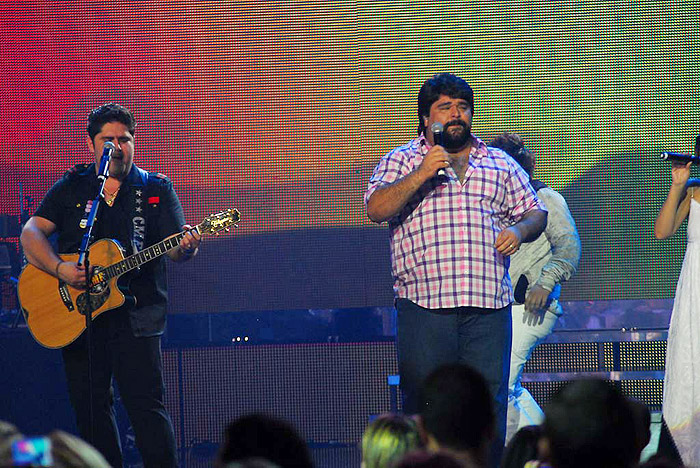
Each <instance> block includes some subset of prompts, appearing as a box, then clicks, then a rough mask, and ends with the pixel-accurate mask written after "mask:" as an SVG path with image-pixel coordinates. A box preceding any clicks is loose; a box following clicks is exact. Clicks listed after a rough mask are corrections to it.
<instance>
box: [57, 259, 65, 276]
mask: <svg viewBox="0 0 700 468" xmlns="http://www.w3.org/2000/svg"><path fill="white" fill-rule="evenodd" d="M62 263H66V262H64V261H63V260H59V261H58V263H57V264H56V270H55V273H56V278H58V267H60V266H61V264H62Z"/></svg>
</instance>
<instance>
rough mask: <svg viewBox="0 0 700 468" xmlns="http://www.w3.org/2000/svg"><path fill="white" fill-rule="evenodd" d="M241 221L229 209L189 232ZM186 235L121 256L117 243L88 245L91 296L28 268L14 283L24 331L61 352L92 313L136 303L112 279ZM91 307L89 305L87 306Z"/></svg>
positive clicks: (70, 258) (224, 227)
mask: <svg viewBox="0 0 700 468" xmlns="http://www.w3.org/2000/svg"><path fill="white" fill-rule="evenodd" d="M240 219H241V214H240V213H239V212H238V210H235V209H233V210H232V209H228V210H224V211H221V212H219V213H216V214H212V215H211V216H207V217H206V218H204V220H202V222H201V223H199V224H198V225H197V226H195V227H194V228H192V229H191V230H194V231H196V232H198V233H199V234H200V235H204V234H217V235H218V233H219V232H220V231H222V230H226V231H228V230H229V227H231V226H235V225H236V223H237V222H238V221H240ZM187 232H189V230H188V231H183V232H181V233H179V234H173V235H172V236H169V237H167V238H165V239H164V240H162V241H161V242H159V243H157V244H153V245H151V246H148V247H146V248H145V249H143V250H141V251H139V252H136V253H134V254H133V255H131V256H130V257H128V258H124V252H123V251H122V249H121V247H120V246H119V244H118V243H117V242H116V241H114V240H112V239H100V240H98V241H97V242H95V243H94V244H92V245H91V246H90V247H89V248H88V250H89V251H90V266H91V267H92V268H93V286H92V288H90V293H89V294H88V293H87V291H81V290H79V289H75V288H72V287H70V286H68V285H67V284H65V283H64V282H63V281H59V280H58V279H57V278H55V277H54V276H52V275H50V274H48V273H46V272H44V271H43V270H40V269H39V268H37V267H35V266H34V265H31V264H28V265H27V266H26V267H24V270H22V274H21V275H20V276H19V283H18V284H17V292H18V295H19V302H20V306H21V307H22V311H23V312H24V317H25V318H26V320H27V325H28V326H29V331H31V332H32V335H33V336H34V339H35V340H36V341H38V342H39V344H40V345H42V346H45V347H47V348H63V347H64V346H66V345H68V344H70V343H72V342H73V341H75V340H76V339H77V338H78V337H79V336H80V335H81V334H82V333H83V331H85V316H86V315H87V313H88V312H87V311H88V309H92V311H93V312H92V318H93V319H94V318H95V317H97V316H98V315H100V314H101V313H103V312H106V311H108V310H112V309H116V308H117V307H119V306H121V305H122V304H124V302H126V301H127V300H128V301H130V302H133V303H134V304H135V300H136V299H135V298H133V297H132V296H129V297H128V298H127V296H125V295H124V293H123V292H122V291H120V290H119V287H118V286H117V280H118V279H119V277H120V276H121V275H123V274H124V273H126V272H128V271H131V270H134V269H136V268H138V267H139V266H140V265H143V264H144V263H146V262H150V261H151V260H155V259H156V258H158V257H160V256H161V255H165V254H166V253H168V252H170V251H171V250H173V249H175V248H177V247H178V246H179V244H180V241H181V240H182V238H183V237H185V235H186V234H187ZM60 257H61V258H62V259H63V260H64V261H68V262H76V261H77V260H78V257H79V255H78V254H70V255H60ZM90 304H92V307H89V305H90Z"/></svg>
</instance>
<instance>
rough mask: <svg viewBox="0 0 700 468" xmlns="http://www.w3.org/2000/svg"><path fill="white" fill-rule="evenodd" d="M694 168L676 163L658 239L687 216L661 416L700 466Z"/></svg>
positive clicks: (699, 211) (699, 280) (698, 236)
mask: <svg viewBox="0 0 700 468" xmlns="http://www.w3.org/2000/svg"><path fill="white" fill-rule="evenodd" d="M690 165H691V163H687V164H683V163H680V162H674V163H673V166H672V168H671V176H672V183H671V188H670V189H669V192H668V195H667V196H666V201H665V202H664V204H663V206H662V207H661V210H660V211H659V214H658V216H657V217H656V222H655V223H654V235H655V236H656V238H657V239H666V238H668V237H670V236H672V235H673V234H675V233H676V231H678V228H680V226H681V225H682V224H683V221H685V219H686V218H688V245H687V248H686V252H685V257H684V259H683V266H682V268H681V273H680V275H679V277H678V285H677V286H676V296H675V299H674V302H673V312H672V313H671V323H670V325H669V329H668V341H667V346H666V372H665V377H664V394H663V405H662V413H663V419H664V422H665V424H666V426H667V427H668V430H669V432H670V434H671V436H672V438H673V442H674V443H675V448H676V449H677V450H678V453H679V454H680V456H681V458H682V459H683V463H684V464H685V465H686V466H700V180H697V179H690ZM659 450H661V445H660V447H659Z"/></svg>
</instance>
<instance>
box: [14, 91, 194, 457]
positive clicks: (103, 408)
mask: <svg viewBox="0 0 700 468" xmlns="http://www.w3.org/2000/svg"><path fill="white" fill-rule="evenodd" d="M135 127H136V122H135V120H134V117H133V115H132V113H131V112H130V111H129V110H128V109H126V108H124V107H122V106H120V105H117V104H105V105H102V106H100V107H98V108H96V109H94V110H93V111H92V112H91V113H90V116H89V117H88V125H87V132H88V138H87V145H88V149H89V150H90V152H91V153H92V154H93V155H94V157H95V161H96V163H95V164H89V165H84V164H83V165H77V166H75V167H74V168H72V169H71V170H70V171H68V172H67V173H66V175H65V176H64V177H63V178H62V179H61V180H59V181H58V182H56V184H54V186H53V187H52V188H51V189H50V190H49V192H48V194H47V195H46V197H45V198H44V200H43V201H42V202H41V205H40V206H39V208H38V209H37V211H36V213H34V216H32V217H31V218H30V219H29V221H28V222H27V224H26V225H25V227H24V229H23V231H22V236H21V242H22V247H23V248H24V252H25V254H26V256H27V260H28V261H29V263H30V264H31V265H33V267H36V268H38V269H39V270H41V271H42V274H43V273H46V274H47V278H48V279H50V280H51V281H52V284H53V286H51V285H49V284H48V282H47V286H46V287H45V288H35V289H38V290H36V293H35V294H37V295H39V294H43V293H46V292H53V291H50V290H51V289H54V290H55V289H61V288H63V289H62V291H64V294H68V293H66V291H70V288H73V289H72V290H73V291H75V290H85V289H86V288H85V284H86V270H85V267H84V266H82V265H79V264H78V263H76V262H75V261H70V260H64V259H62V256H59V255H57V254H56V253H55V251H54V249H53V248H52V246H51V243H50V242H49V236H51V235H52V234H56V235H57V243H58V246H57V247H58V251H59V252H61V253H63V252H66V253H72V252H77V251H78V250H79V247H80V244H81V240H82V237H83V233H84V228H85V224H86V222H87V215H88V213H89V212H90V206H91V204H92V200H93V199H95V197H96V195H97V193H98V192H99V182H98V178H97V172H98V170H97V167H98V166H99V162H100V158H101V155H102V153H103V147H104V145H105V144H106V143H107V142H111V143H112V144H114V146H115V150H114V154H113V156H112V158H111V161H110V164H109V177H108V178H107V180H106V182H105V186H104V190H103V199H102V203H101V204H100V209H99V212H98V217H97V219H96V221H95V223H94V227H93V239H94V240H96V241H97V240H100V239H113V240H116V241H117V242H118V243H119V244H120V246H121V247H122V249H123V250H124V253H125V254H127V255H131V254H135V253H137V252H140V251H143V250H144V249H147V248H148V247H149V246H153V245H154V244H157V243H159V242H161V241H162V240H163V239H164V238H169V237H172V236H178V235H179V236H181V238H180V240H179V242H177V240H175V241H173V244H172V246H170V247H169V250H167V249H163V250H164V252H163V253H167V255H168V256H169V257H170V258H171V259H172V260H174V261H176V262H180V261H185V260H188V259H190V258H192V257H193V256H194V255H196V253H197V248H198V246H199V242H200V234H199V233H198V232H197V230H196V229H192V228H191V226H188V225H186V224H185V220H184V215H183V211H182V206H181V205H180V201H179V199H178V197H177V195H176V194H175V191H174V190H173V186H172V183H171V182H170V180H168V179H167V178H166V177H165V176H163V175H162V174H156V173H148V172H146V171H143V170H142V169H140V168H138V167H137V166H135V165H134V164H133V155H134V129H135ZM181 230H184V233H181ZM175 239H177V238H175ZM165 250H167V252H165ZM90 253H92V250H90ZM158 253H160V251H158ZM96 255H97V253H94V254H93V255H92V256H88V260H90V262H89V265H95V264H96V263H99V262H96V261H94V260H92V258H93V256H95V257H96ZM67 257H68V256H66V257H64V258H67ZM149 260H151V258H150V257H149ZM48 275H51V276H48ZM56 278H58V281H56ZM92 284H94V283H92ZM116 284H117V283H116V281H115V283H114V285H115V288H114V289H117V288H116ZM118 286H119V288H118V289H119V290H120V291H119V293H118V292H116V291H112V292H109V291H108V294H107V295H108V296H113V295H114V296H117V297H118V298H119V299H120V302H119V304H120V305H119V306H118V307H114V308H113V309H111V310H107V311H105V312H104V313H100V314H99V315H97V314H95V315H94V320H93V323H92V333H91V336H92V339H91V341H92V353H91V354H92V385H90V384H89V383H88V354H87V339H86V334H84V333H83V334H80V335H79V336H77V337H76V338H75V339H74V340H72V341H71V342H69V344H67V345H66V346H65V347H63V349H62V351H63V360H64V365H65V371H66V377H67V381H68V390H69V394H70V399H71V403H72V405H73V408H74V410H75V413H76V419H77V423H78V428H79V430H80V433H81V435H82V437H83V438H85V439H86V440H88V441H89V442H91V443H92V444H93V445H94V446H95V447H96V448H97V449H98V450H100V451H101V452H102V454H103V455H104V456H105V458H106V459H107V460H108V461H109V463H110V464H111V465H112V466H114V467H120V466H122V454H121V446H120V442H119V436H118V432H117V427H116V421H115V416H114V409H113V393H112V392H113V389H112V379H113V378H114V380H116V382H117V385H118V387H119V393H120V395H121V398H122V401H123V403H124V406H125V407H126V409H127V412H128V414H129V418H130V420H131V424H132V426H133V428H134V432H135V434H136V445H137V446H138V448H139V451H140V452H141V456H142V458H143V461H144V465H145V466H146V467H152V466H163V467H166V466H167V467H170V466H176V465H177V457H176V449H175V438H174V433H173V426H172V422H171V420H170V416H169V415H168V413H167V411H166V409H165V406H164V404H163V395H164V388H163V387H164V384H163V376H162V357H161V350H160V336H161V335H162V333H163V331H164V327H165V312H166V301H167V288H166V277H165V265H164V258H163V256H159V257H158V258H155V256H154V260H153V261H148V262H147V263H144V264H143V265H140V267H139V268H138V269H134V270H132V271H130V272H129V273H128V274H124V275H123V276H122V277H120V278H119V284H118ZM69 287H70V288H69ZM44 290H49V291H44ZM78 292H80V291H78ZM122 294H123V298H122V296H121V295H122ZM62 297H63V296H62ZM64 302H65V307H66V308H67V309H71V310H73V309H74V307H71V302H70V300H64ZM122 302H123V304H122ZM63 305H64V304H61V303H60V302H59V306H60V307H63ZM23 307H24V304H23ZM25 310H26V307H25ZM61 312H65V311H61ZM27 313H28V314H30V315H31V313H32V312H27ZM71 314H75V315H77V316H78V317H80V315H79V314H80V312H79V311H77V310H76V311H74V312H71ZM50 317H51V315H48V316H47V318H48V320H46V321H50ZM83 321H84V317H83ZM30 328H31V327H30ZM33 333H34V332H33ZM39 341H40V342H41V340H39ZM51 347H60V345H57V346H51ZM90 390H92V398H93V402H94V405H93V408H94V411H93V421H92V424H91V421H90V408H89V401H90V399H89V395H90ZM91 426H92V431H91ZM91 432H92V434H93V437H91Z"/></svg>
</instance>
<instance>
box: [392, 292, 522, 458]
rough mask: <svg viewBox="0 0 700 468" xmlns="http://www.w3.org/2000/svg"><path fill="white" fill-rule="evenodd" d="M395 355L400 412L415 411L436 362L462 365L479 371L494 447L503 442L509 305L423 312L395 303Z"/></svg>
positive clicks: (403, 301) (499, 447)
mask: <svg viewBox="0 0 700 468" xmlns="http://www.w3.org/2000/svg"><path fill="white" fill-rule="evenodd" d="M396 310H397V314H398V352H399V373H400V374H401V391H402V393H403V409H404V412H405V413H417V412H418V409H419V408H418V406H419V402H418V398H419V391H420V386H421V383H422V381H423V380H424V379H425V378H426V377H427V376H428V375H429V374H430V373H431V372H432V371H433V370H435V369H436V368H437V367H439V366H441V365H442V364H449V363H455V362H459V363H463V364H468V365H470V366H472V367H473V368H475V369H476V370H478V371H479V372H481V374H482V375H483V376H484V378H485V379H486V381H487V383H488V384H489V388H490V390H491V394H492V395H493V398H494V410H495V413H496V421H495V423H496V424H495V429H496V431H495V436H496V439H495V440H494V447H495V451H496V452H499V453H492V457H496V458H495V460H496V464H497V462H498V461H500V455H499V454H500V451H502V450H503V446H504V444H505V432H506V412H507V408H508V372H509V367H510V347H511V326H512V323H511V310H510V305H509V306H507V307H504V308H502V309H481V308H478V307H458V308H454V309H426V308H424V307H420V306H418V305H416V304H415V303H413V302H411V301H409V300H408V299H397V300H396Z"/></svg>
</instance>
